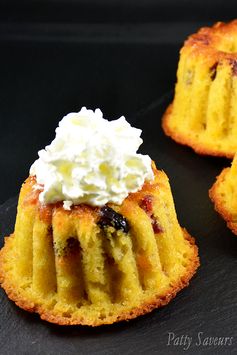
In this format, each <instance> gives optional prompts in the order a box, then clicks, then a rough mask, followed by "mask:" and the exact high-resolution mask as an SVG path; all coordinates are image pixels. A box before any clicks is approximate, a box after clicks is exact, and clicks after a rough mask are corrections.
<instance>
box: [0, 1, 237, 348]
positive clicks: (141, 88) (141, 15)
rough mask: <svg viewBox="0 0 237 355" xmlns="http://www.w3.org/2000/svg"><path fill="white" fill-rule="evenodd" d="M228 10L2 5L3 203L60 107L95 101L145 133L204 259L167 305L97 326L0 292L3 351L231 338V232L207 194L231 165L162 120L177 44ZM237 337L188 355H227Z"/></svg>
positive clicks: (236, 311)
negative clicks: (68, 323)
mask: <svg viewBox="0 0 237 355" xmlns="http://www.w3.org/2000/svg"><path fill="white" fill-rule="evenodd" d="M236 8H237V5H236V4H235V1H210V0H209V1H197V2H196V1H188V0H186V1H183V0H182V1H171V0H168V1H165V0H162V1H155V0H148V1H145V0H143V1H135V0H130V1H126V2H125V1H124V2H123V1H114V0H113V1H109V0H108V1H105V0H102V1H95V0H94V1H91V0H89V1H56V0H55V1H52V0H50V1H30V2H29V1H21V2H16V1H5V2H4V1H1V2H0V162H1V174H0V204H1V203H4V201H6V200H7V199H8V198H10V197H12V196H16V195H17V193H18V191H19V187H20V185H21V183H22V181H23V180H24V179H25V178H26V177H27V175H28V171H29V167H30V165H31V164H32V162H33V161H34V160H35V159H36V158H37V151H38V150H39V149H41V148H43V147H44V146H45V145H46V144H48V143H49V142H50V141H51V140H52V139H53V138H54V130H55V127H56V126H57V123H58V121H59V120H60V119H61V118H62V117H63V115H65V114H66V113H68V112H70V111H75V110H77V111H78V110H80V108H81V106H83V105H85V106H87V107H88V108H93V109H95V108H97V107H99V108H101V109H102V111H103V112H104V116H105V117H106V118H109V119H114V118H118V117H119V116H121V115H125V117H126V118H127V119H128V121H130V122H131V123H133V124H134V125H135V126H137V127H140V128H142V129H143V138H144V145H143V148H142V151H144V152H146V153H148V154H149V155H150V156H151V157H152V158H153V159H154V160H155V161H156V163H157V165H158V166H159V167H160V168H163V169H164V170H165V171H166V172H167V173H168V175H169V177H170V182H171V186H172V190H173V194H174V198H175V203H176V208H177V212H178V216H179V220H180V222H181V224H182V225H184V226H185V227H187V228H188V230H189V231H190V233H191V234H192V235H195V236H196V237H197V244H198V246H199V248H200V256H201V262H202V267H201V268H200V270H199V272H198V274H197V277H195V278H194V280H193V281H192V284H191V286H190V287H189V288H187V289H186V290H184V291H183V292H182V293H180V294H179V295H178V296H177V297H176V298H175V300H174V301H172V302H171V304H170V305H168V306H167V307H165V308H163V309H161V310H158V311H154V312H153V313H152V314H150V315H147V316H145V317H141V318H139V319H137V320H134V321H131V322H129V323H121V324H117V325H113V326H111V327H102V328H100V329H98V330H97V329H94V330H88V328H83V327H72V328H66V327H61V328H60V327H57V326H54V325H49V324H47V323H46V322H41V321H39V319H38V317H37V316H35V315H29V314H28V313H26V312H24V311H21V310H19V309H18V308H17V307H15V306H14V305H13V304H12V303H11V302H8V301H7V299H6V297H5V295H4V292H3V291H0V292H1V298H0V334H1V335H0V337H1V348H0V354H1V353H3V354H15V353H16V354H32V353H35V354H36V353H37V354H46V353H47V354H55V353H57V354H70V353H73V354H74V353H75V354H77V353H81V354H90V353H93V354H94V353H95V354H122V353H126V354H133V353H136V354H138V353H139V354H150V353H157V354H159V353H161V354H166V353H167V354H174V353H175V354H176V353H184V350H183V348H182V347H167V332H169V331H174V332H175V333H177V334H179V335H181V334H190V335H192V336H193V337H196V336H197V333H198V332H199V331H204V332H205V334H206V335H207V336H235V335H236V331H237V329H236V326H237V301H236V299H237V297H236V272H235V270H236V260H237V259H236V250H237V249H236V239H235V238H234V237H233V235H232V233H231V232H230V231H229V230H228V229H227V228H226V226H225V223H224V222H223V221H222V220H221V219H220V218H219V217H218V216H217V214H216V213H215V212H214V210H213V206H212V204H211V202H210V200H209V198H208V196H207V191H208V188H209V187H210V186H211V185H212V183H213V182H214V179H215V176H216V175H217V174H218V173H219V172H220V171H221V169H222V167H223V166H228V165H229V164H230V162H229V161H228V160H225V159H216V158H208V157H200V156H198V155H196V154H194V153H193V152H192V151H191V150H190V149H189V148H185V147H181V146H179V145H177V144H175V143H174V142H172V141H171V140H170V139H168V138H166V137H165V136H164V134H163V133H162V131H161V128H160V120H161V116H162V113H163V111H164V110H165V108H166V106H167V104H168V102H169V101H170V100H171V99H172V93H170V90H172V88H173V86H174V83H175V75H176V69H177V63H178V56H179V49H180V47H181V46H182V43H183V41H184V40H185V38H186V37H187V35H188V34H191V33H193V32H195V31H196V30H197V29H198V28H199V27H201V26H206V25H211V24H213V23H215V22H216V21H218V20H225V21H227V20H231V19H233V18H235V17H237V16H236V14H237V11H236ZM167 92H169V94H168V95H165V96H164V94H166V93H167ZM15 206H16V198H15V199H11V200H9V201H7V202H6V203H5V204H3V205H2V206H0V233H1V236H3V235H6V234H8V233H10V232H11V230H12V228H13V224H14V219H15ZM0 244H2V239H1V243H0ZM236 342H237V339H235V343H234V344H233V346H232V347H224V348H223V347H218V348H213V347H210V348H207V347H196V346H193V347H192V348H191V349H190V350H189V351H186V352H185V353H195V354H196V353H198V354H199V353H200V354H205V353H209V354H214V353H215V354H222V353H223V354H225V353H226V354H229V353H235V352H236V351H237V344H236ZM3 344H4V345H3Z"/></svg>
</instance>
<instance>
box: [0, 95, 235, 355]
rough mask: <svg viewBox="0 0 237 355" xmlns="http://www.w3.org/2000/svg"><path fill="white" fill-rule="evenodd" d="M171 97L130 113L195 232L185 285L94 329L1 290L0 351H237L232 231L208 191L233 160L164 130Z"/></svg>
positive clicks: (5, 226)
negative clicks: (194, 259)
mask: <svg viewBox="0 0 237 355" xmlns="http://www.w3.org/2000/svg"><path fill="white" fill-rule="evenodd" d="M170 100H171V94H167V95H165V96H163V97H162V98H161V99H159V100H157V101H154V102H153V103H151V104H150V105H149V106H147V107H146V108H145V109H142V110H140V111H139V112H138V113H137V114H136V115H133V117H132V118H130V122H132V123H133V124H134V125H135V126H137V127H140V128H142V129H143V138H144V144H143V147H142V152H146V153H148V154H149V155H150V156H151V157H152V158H153V159H154V160H155V161H156V163H157V165H158V167H159V168H161V169H164V170H165V172H166V173H167V174H168V176H169V177H170V183H171V186H172V190H173V195H174V199H175V204H176V209H177V213H178V217H179V221H180V223H181V225H183V226H185V227H186V228H187V229H188V230H189V232H190V233H191V234H192V235H193V236H196V242H197V244H198V246H199V250H200V258H201V267H200V269H199V270H198V272H197V275H196V276H195V277H194V278H193V280H192V281H191V283H190V286H189V287H188V288H186V289H185V290H183V291H181V292H180V293H179V294H178V296H177V297H176V298H175V299H174V300H173V301H172V302H171V303H170V304H169V305H167V306H166V307H164V308H162V309H159V310H155V311H153V312H152V313H150V314H148V315H145V316H142V317H140V318H137V319H135V320H132V321H130V322H122V323H119V324H115V325H112V326H103V327H100V328H94V329H91V328H87V327H80V326H73V327H60V326H56V325H52V324H48V323H46V322H44V321H41V320H40V319H39V317H38V316H37V315H32V314H29V313H27V312H25V311H23V310H20V309H19V308H17V307H16V306H15V305H14V304H13V303H12V302H10V301H8V299H7V297H6V296H5V294H4V292H3V291H2V290H1V291H0V292H1V298H0V299H1V301H0V302H1V303H0V339H1V349H0V353H1V354H6V355H7V354H9V355H11V354H183V353H185V354H231V353H236V352H237V278H236V267H237V238H236V237H235V236H234V235H233V234H232V233H231V232H230V231H229V230H228V229H227V228H226V225H225V223H224V221H222V220H221V218H220V217H219V216H218V215H217V214H216V212H215V211H214V209H213V206H212V204H211V202H210V200H209V198H208V189H209V188H210V186H211V185H212V183H213V182H214V180H215V176H216V175H217V174H219V173H220V171H221V169H222V168H223V167H224V166H228V165H229V164H230V163H229V161H227V160H224V159H217V158H210V157H202V156H198V155H196V154H195V153H193V151H192V150H191V149H189V148H186V147H182V146H179V145H177V144H175V143H174V142H173V141H171V140H170V139H169V138H167V137H165V135H164V134H163V132H162V131H161V128H160V120H161V116H162V113H163V112H164V110H165V107H166V106H167V104H168V102H169V101H170ZM16 203H17V198H13V199H10V200H8V201H7V202H6V203H4V204H3V205H2V206H1V207H0V221H1V230H0V232H1V244H2V243H3V239H2V237H3V235H6V234H9V233H10V232H11V231H12V230H13V226H14V219H15V208H16ZM169 333H170V337H172V336H173V335H175V337H179V339H178V338H176V341H175V342H174V341H172V342H170V345H168V340H169ZM188 337H192V343H191V346H190V347H189V348H188V349H187V347H188ZM214 337H219V340H220V341H221V340H222V342H223V341H224V339H221V338H231V339H226V345H220V344H219V346H214V345H207V343H206V342H207V341H208V342H211V340H212V338H214ZM200 341H202V344H201V345H200V344H199V343H200ZM181 342H182V343H183V345H182V344H181ZM230 343H231V344H230ZM175 344H176V345H175ZM228 344H230V345H228ZM185 349H186V350H185Z"/></svg>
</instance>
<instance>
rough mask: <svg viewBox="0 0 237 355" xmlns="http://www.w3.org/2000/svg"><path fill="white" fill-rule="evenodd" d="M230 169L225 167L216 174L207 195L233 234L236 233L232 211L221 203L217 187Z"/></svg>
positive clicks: (236, 227) (236, 225) (236, 224)
mask: <svg viewBox="0 0 237 355" xmlns="http://www.w3.org/2000/svg"><path fill="white" fill-rule="evenodd" d="M229 171H230V168H225V169H223V170H222V172H221V174H220V175H219V176H217V178H216V182H215V183H214V184H213V186H212V187H211V189H210V190H209V197H210V199H211V200H212V202H213V203H214V207H215V210H216V211H217V212H218V213H219V214H220V215H221V217H222V218H223V219H224V220H225V221H226V223H227V227H228V228H230V229H231V230H232V232H233V233H234V234H236V235H237V223H236V222H234V218H233V215H232V213H230V211H228V210H227V209H226V206H225V205H224V203H223V199H222V197H221V196H220V194H219V187H220V186H221V185H222V184H223V182H224V181H225V178H226V175H227V174H228V172H229Z"/></svg>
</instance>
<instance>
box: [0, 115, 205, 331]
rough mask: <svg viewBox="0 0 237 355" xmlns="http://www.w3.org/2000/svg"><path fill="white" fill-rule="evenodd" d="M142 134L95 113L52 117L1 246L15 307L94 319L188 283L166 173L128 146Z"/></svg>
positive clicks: (54, 317)
mask: <svg viewBox="0 0 237 355" xmlns="http://www.w3.org/2000/svg"><path fill="white" fill-rule="evenodd" d="M140 134H141V131H140V130H138V129H135V128H132V127H131V126H130V125H129V123H128V122H126V121H125V119H124V118H120V119H119V120H116V121H111V122H109V121H106V120H104V119H103V118H102V113H101V112H98V111H97V110H96V111H95V112H93V111H91V110H85V109H82V110H81V111H80V112H79V113H76V114H74V113H73V114H69V115H68V116H66V117H64V118H63V120H62V121H61V122H60V123H59V127H58V128H57V129H56V138H55V140H54V141H53V142H52V143H51V145H49V146H47V147H46V148H45V150H42V151H40V152H39V159H38V160H36V162H35V163H34V164H33V165H32V167H31V170H30V176H29V178H28V179H27V180H26V181H25V183H24V184H23V186H22V188H21V192H20V196H19V202H18V209H17V218H16V224H15V230H14V233H13V234H12V235H11V236H10V237H6V238H5V245H4V247H3V248H2V249H1V251H0V282H1V284H2V287H3V288H4V289H5V291H6V293H7V294H8V296H9V298H10V299H12V300H13V301H14V302H15V303H16V304H17V305H18V306H20V307H22V308H24V309H26V310H28V311H30V312H37V313H39V314H40V316H41V318H42V319H45V320H47V321H49V322H53V323H57V324H65V325H67V324H68V325H71V324H84V325H91V326H97V325H101V324H110V323H113V322H116V321H120V320H128V319H130V318H135V317H136V316H138V315H141V314H144V313H147V312H149V311H151V310H152V309H154V308H157V307H160V306H162V305H165V304H167V303H168V302H169V301H170V300H171V298H173V297H174V296H175V295H176V293H177V292H178V291H179V290H181V289H182V288H183V287H185V286H186V285H187V284H188V282H189V280H190V278H191V277H192V276H193V274H194V273H195V271H196V269H197V267H198V265H199V258H198V251H197V247H196V246H195V244H194V240H193V239H192V238H191V237H190V236H189V234H188V233H187V232H186V230H185V229H182V228H181V227H180V226H179V223H178V221H177V217H176V213H175V208H174V203H173V199H172V194H171V190H170V186H169V182H168V178H167V176H166V175H165V173H164V172H162V171H159V170H157V169H156V167H155V164H154V163H152V162H151V159H150V157H149V156H145V155H142V154H137V153H136V150H137V149H138V147H139V145H140V144H141V142H142V140H141V138H140ZM91 137H93V139H91ZM118 143H119V144H118ZM124 196H125V197H124Z"/></svg>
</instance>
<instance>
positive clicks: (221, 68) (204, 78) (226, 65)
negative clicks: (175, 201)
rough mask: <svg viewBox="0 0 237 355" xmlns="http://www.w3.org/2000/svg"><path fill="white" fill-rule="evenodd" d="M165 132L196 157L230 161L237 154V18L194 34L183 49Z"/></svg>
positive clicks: (166, 118)
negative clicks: (192, 151) (210, 157)
mask: <svg viewBox="0 0 237 355" xmlns="http://www.w3.org/2000/svg"><path fill="white" fill-rule="evenodd" d="M163 129H164V131H165V133H166V134H167V135H168V136H170V137H171V138H173V139H174V140H175V141H176V142H178V143H181V144H185V145H188V146H190V147H192V148H193V149H194V150H195V151H196V152H197V153H200V154H207V155H215V156H224V157H228V158H232V157H233V156H234V154H235V152H236V151H237V140H236V136H237V20H234V21H232V22H230V23H227V24H225V23H222V22H218V23H216V24H215V25H214V26H213V27H204V28H201V29H200V30H199V31H198V32H197V33H196V34H193V35H191V36H190V37H189V38H188V39H187V40H186V41H185V43H184V46H183V48H182V49H181V51H180V60H179V65H178V71H177V83H176V87H175V95H174V100H173V103H172V104H171V105H170V106H169V107H168V109H167V110H166V112H165V114H164V117H163Z"/></svg>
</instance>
